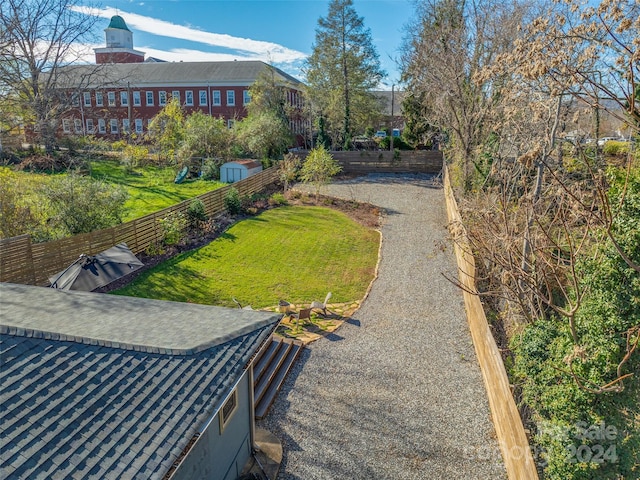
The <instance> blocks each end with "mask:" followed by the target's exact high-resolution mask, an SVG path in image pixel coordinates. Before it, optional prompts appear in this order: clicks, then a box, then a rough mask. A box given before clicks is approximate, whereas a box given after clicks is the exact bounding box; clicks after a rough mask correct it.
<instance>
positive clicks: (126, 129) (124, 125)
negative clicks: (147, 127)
mask: <svg viewBox="0 0 640 480" xmlns="http://www.w3.org/2000/svg"><path fill="white" fill-rule="evenodd" d="M130 125H131V124H130V123H129V119H128V118H123V119H122V131H123V133H129V132H130V131H131V129H130V128H129V127H130Z"/></svg>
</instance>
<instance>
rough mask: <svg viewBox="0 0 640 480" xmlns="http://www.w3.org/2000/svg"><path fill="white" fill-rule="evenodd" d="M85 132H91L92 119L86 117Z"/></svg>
mask: <svg viewBox="0 0 640 480" xmlns="http://www.w3.org/2000/svg"><path fill="white" fill-rule="evenodd" d="M87 133H89V134H91V133H94V132H93V119H92V118H87Z"/></svg>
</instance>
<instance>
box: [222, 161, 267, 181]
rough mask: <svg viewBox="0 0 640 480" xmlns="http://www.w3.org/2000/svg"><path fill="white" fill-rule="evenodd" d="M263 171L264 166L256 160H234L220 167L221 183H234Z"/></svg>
mask: <svg viewBox="0 0 640 480" xmlns="http://www.w3.org/2000/svg"><path fill="white" fill-rule="evenodd" d="M261 171H262V164H261V163H260V162H257V161H255V160H234V161H232V162H227V163H225V164H224V165H222V166H221V167H220V181H221V182H227V183H233V182H237V181H238V180H243V179H245V178H247V177H250V176H251V175H255V174H256V173H258V172H261Z"/></svg>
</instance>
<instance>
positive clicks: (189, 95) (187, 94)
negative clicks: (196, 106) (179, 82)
mask: <svg viewBox="0 0 640 480" xmlns="http://www.w3.org/2000/svg"><path fill="white" fill-rule="evenodd" d="M184 95H185V97H186V98H185V100H184V104H185V105H189V106H192V105H193V92H192V91H191V90H187V91H186V92H184Z"/></svg>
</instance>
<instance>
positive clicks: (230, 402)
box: [218, 388, 238, 433]
mask: <svg viewBox="0 0 640 480" xmlns="http://www.w3.org/2000/svg"><path fill="white" fill-rule="evenodd" d="M236 410H238V389H237V388H236V389H235V390H234V391H233V392H232V393H231V395H229V398H227V401H226V402H224V405H223V406H222V408H221V409H220V413H219V414H218V416H219V417H220V433H222V432H223V431H224V429H225V427H226V426H227V424H228V423H229V421H230V420H231V417H233V414H234V413H236Z"/></svg>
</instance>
